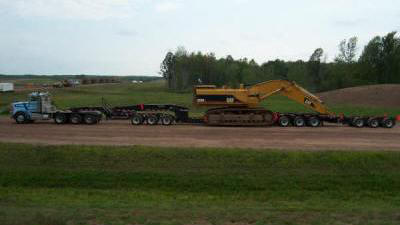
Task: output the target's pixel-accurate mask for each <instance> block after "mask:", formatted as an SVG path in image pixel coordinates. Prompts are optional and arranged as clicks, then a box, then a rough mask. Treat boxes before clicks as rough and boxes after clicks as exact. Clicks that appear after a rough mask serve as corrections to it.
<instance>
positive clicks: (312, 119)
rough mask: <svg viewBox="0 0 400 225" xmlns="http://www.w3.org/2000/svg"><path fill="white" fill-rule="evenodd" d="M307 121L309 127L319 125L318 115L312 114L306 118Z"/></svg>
mask: <svg viewBox="0 0 400 225" xmlns="http://www.w3.org/2000/svg"><path fill="white" fill-rule="evenodd" d="M307 123H308V126H310V127H318V126H319V125H321V120H320V119H319V118H318V117H316V116H313V117H310V118H309V119H308V121H307Z"/></svg>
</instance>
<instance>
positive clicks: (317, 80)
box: [308, 48, 324, 91]
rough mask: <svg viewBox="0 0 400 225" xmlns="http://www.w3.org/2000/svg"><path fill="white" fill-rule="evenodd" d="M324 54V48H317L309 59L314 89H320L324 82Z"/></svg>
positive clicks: (309, 69)
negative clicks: (322, 60)
mask: <svg viewBox="0 0 400 225" xmlns="http://www.w3.org/2000/svg"><path fill="white" fill-rule="evenodd" d="M323 54H324V50H323V49H322V48H317V49H315V51H314V52H313V54H312V55H311V56H310V59H309V60H308V72H309V75H310V77H311V78H312V81H313V89H314V91H320V89H321V83H322V72H321V70H322V66H321V58H322V56H323Z"/></svg>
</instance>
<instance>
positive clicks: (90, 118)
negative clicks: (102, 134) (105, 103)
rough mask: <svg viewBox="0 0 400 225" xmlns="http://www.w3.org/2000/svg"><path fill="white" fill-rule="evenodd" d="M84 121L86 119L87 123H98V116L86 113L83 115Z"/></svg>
mask: <svg viewBox="0 0 400 225" xmlns="http://www.w3.org/2000/svg"><path fill="white" fill-rule="evenodd" d="M83 121H84V122H85V123H86V124H89V125H91V124H95V123H97V118H96V117H95V116H94V115H91V114H86V115H85V116H84V117H83Z"/></svg>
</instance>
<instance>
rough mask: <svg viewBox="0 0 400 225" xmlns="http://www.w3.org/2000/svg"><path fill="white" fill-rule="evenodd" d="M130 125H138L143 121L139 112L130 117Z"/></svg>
mask: <svg viewBox="0 0 400 225" xmlns="http://www.w3.org/2000/svg"><path fill="white" fill-rule="evenodd" d="M131 123H132V125H140V124H142V123H143V116H142V115H140V114H135V115H133V116H132V117H131Z"/></svg>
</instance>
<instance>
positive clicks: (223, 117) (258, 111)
mask: <svg viewBox="0 0 400 225" xmlns="http://www.w3.org/2000/svg"><path fill="white" fill-rule="evenodd" d="M275 122H276V116H275V114H274V113H273V112H271V111H269V110H266V109H264V108H244V107H243V108H241V107H238V108H232V107H226V108H215V109H210V110H208V111H207V112H206V113H205V116H204V123H205V124H206V125H209V126H271V125H273V124H274V123H275Z"/></svg>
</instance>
